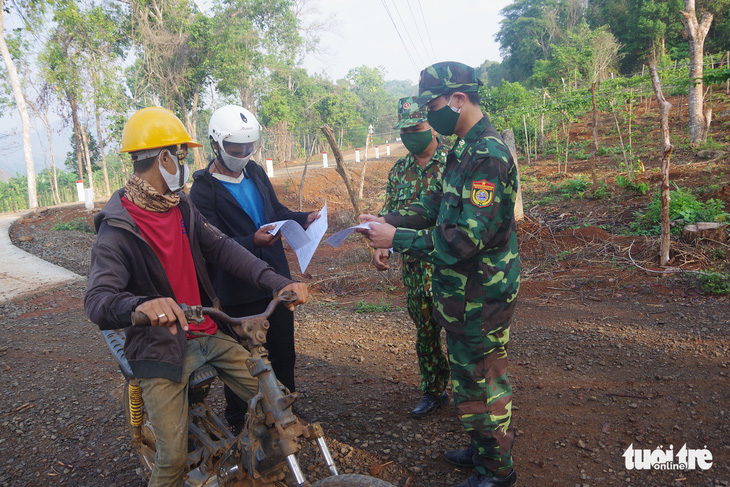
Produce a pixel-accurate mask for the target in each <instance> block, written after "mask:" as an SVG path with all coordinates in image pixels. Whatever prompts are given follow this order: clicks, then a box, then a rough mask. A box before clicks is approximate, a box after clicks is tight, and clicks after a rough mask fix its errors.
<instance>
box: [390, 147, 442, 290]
mask: <svg viewBox="0 0 730 487" xmlns="http://www.w3.org/2000/svg"><path fill="white" fill-rule="evenodd" d="M447 152H448V147H446V146H445V145H444V144H439V146H438V147H437V148H436V152H434V154H433V157H431V160H430V161H428V164H426V167H425V168H423V169H421V166H419V165H418V162H416V158H415V157H414V156H413V154H410V153H409V154H407V155H406V156H405V157H402V158H400V159H398V160H397V161H396V162H395V164H393V167H392V168H391V169H390V172H389V173H388V183H387V185H386V191H385V203H384V204H383V210H382V211H381V212H380V215H381V216H382V215H385V214H386V213H390V212H391V211H396V210H402V209H403V208H405V207H406V206H408V205H410V204H411V203H414V202H416V201H418V200H420V199H422V198H424V197H426V196H429V195H430V194H431V193H432V192H433V191H434V189H436V188H439V189H440V187H441V185H440V184H439V181H440V180H441V175H442V173H443V170H444V166H445V164H446V154H447ZM432 274H433V264H431V263H429V262H424V261H422V260H420V259H417V258H415V257H411V256H410V255H407V254H403V284H404V285H405V286H406V290H407V291H408V293H410V294H411V295H414V296H429V297H430V296H431V295H432V292H431V275H432Z"/></svg>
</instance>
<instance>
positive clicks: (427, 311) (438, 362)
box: [406, 293, 449, 395]
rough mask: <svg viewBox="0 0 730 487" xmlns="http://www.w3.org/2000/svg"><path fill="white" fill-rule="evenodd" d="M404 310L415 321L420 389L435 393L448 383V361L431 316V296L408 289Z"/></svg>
mask: <svg viewBox="0 0 730 487" xmlns="http://www.w3.org/2000/svg"><path fill="white" fill-rule="evenodd" d="M406 302H407V304H408V314H409V315H410V316H411V319H412V320H413V323H414V324H415V325H416V355H417V356H418V369H419V370H420V372H421V385H420V389H421V392H423V393H424V394H436V395H439V394H441V393H442V392H444V390H446V385H447V384H448V383H449V362H448V360H446V356H445V355H444V352H443V350H442V348H441V325H439V324H438V323H436V321H435V320H434V318H433V298H431V297H425V296H417V295H415V294H411V293H408V295H407V297H406Z"/></svg>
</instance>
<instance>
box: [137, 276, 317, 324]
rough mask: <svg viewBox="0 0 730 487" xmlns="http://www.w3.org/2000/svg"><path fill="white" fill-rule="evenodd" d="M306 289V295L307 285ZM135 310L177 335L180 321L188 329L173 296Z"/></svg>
mask: <svg viewBox="0 0 730 487" xmlns="http://www.w3.org/2000/svg"><path fill="white" fill-rule="evenodd" d="M304 290H305V295H306V287H305V288H304ZM297 295H298V294H297ZM305 301H306V299H305ZM135 311H138V312H142V313H144V314H145V315H147V317H148V318H149V319H150V325H151V326H165V327H167V328H168V329H169V330H170V333H172V334H173V335H177V324H178V323H180V326H181V327H182V329H183V330H185V331H188V320H186V319H185V313H183V310H182V309H181V308H180V306H178V304H177V303H176V302H175V300H174V299H172V298H156V299H151V300H149V301H145V302H144V303H142V304H140V305H139V306H137V308H136V309H135Z"/></svg>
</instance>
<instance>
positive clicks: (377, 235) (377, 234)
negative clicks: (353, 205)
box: [358, 215, 395, 249]
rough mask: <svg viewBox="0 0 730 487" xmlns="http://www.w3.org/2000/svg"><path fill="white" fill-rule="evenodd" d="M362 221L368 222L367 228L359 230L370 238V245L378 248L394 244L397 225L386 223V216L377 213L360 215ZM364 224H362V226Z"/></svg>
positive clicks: (385, 247)
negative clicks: (376, 214)
mask: <svg viewBox="0 0 730 487" xmlns="http://www.w3.org/2000/svg"><path fill="white" fill-rule="evenodd" d="M360 221H362V222H364V223H367V224H368V227H369V228H367V229H362V230H358V232H360V233H362V234H363V235H365V236H366V237H367V238H368V239H369V240H370V246H371V247H373V248H376V249H389V248H391V247H392V246H393V236H394V235H395V227H394V226H393V225H390V224H389V223H385V218H383V217H377V216H375V215H360ZM362 226H363V225H362V224H361V225H360V227H362Z"/></svg>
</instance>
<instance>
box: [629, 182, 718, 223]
mask: <svg viewBox="0 0 730 487" xmlns="http://www.w3.org/2000/svg"><path fill="white" fill-rule="evenodd" d="M674 187H675V190H674V191H670V192H669V198H670V199H669V222H670V224H671V227H672V228H671V234H672V235H679V234H680V233H682V228H684V226H685V225H692V224H694V223H697V222H719V223H722V222H727V221H728V220H730V213H725V211H724V207H725V204H724V203H723V202H722V201H721V200H715V199H709V200H707V201H706V202H704V203H703V202H701V201H697V198H695V196H694V195H693V194H692V193H691V192H690V191H688V190H686V189H680V188H679V187H678V186H677V185H676V184H675V185H674ZM634 216H635V217H636V219H635V220H634V221H633V222H632V223H631V229H632V230H633V231H634V232H636V233H637V234H639V235H658V234H659V233H661V200H660V192H657V193H655V194H654V198H653V199H652V201H651V203H649V205H648V206H647V207H646V210H645V211H644V212H637V213H635V214H634Z"/></svg>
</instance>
